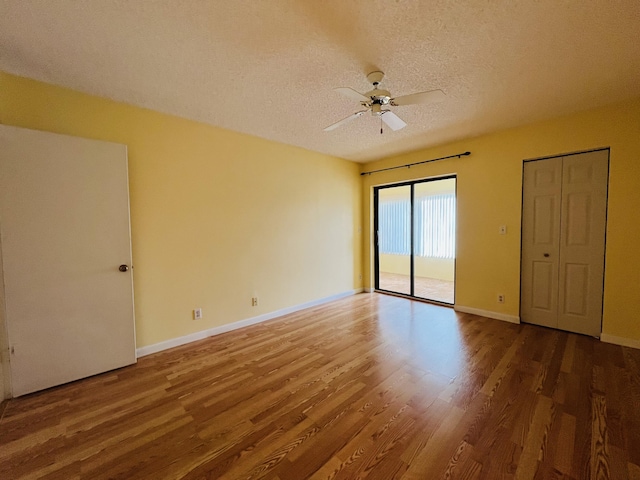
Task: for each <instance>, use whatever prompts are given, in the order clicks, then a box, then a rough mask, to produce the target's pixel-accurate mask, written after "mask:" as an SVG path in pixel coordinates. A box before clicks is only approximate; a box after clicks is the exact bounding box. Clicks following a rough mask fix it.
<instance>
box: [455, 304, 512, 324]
mask: <svg viewBox="0 0 640 480" xmlns="http://www.w3.org/2000/svg"><path fill="white" fill-rule="evenodd" d="M453 309H454V310H455V311H456V312H462V313H471V314H473V315H478V316H480V317H488V318H495V319H496V320H502V321H504V322H509V323H520V317H519V316H517V315H507V314H506V313H499V312H491V311H489V310H480V309H479V308H472V307H465V306H463V305H454V306H453Z"/></svg>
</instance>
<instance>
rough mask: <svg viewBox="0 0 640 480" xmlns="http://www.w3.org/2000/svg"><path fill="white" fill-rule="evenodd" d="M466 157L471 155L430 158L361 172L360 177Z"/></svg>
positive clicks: (465, 153)
mask: <svg viewBox="0 0 640 480" xmlns="http://www.w3.org/2000/svg"><path fill="white" fill-rule="evenodd" d="M468 155H471V152H464V153H458V154H456V155H449V156H448V157H440V158H432V159H431V160H424V161H422V162H416V163H407V164H406V165H398V166H397V167H389V168H381V169H380V170H371V171H370V172H362V173H361V174H360V175H371V174H372V173H378V172H385V171H387V170H395V169H397V168H405V167H406V168H411V167H413V166H414V165H420V164H422V163H429V162H437V161H438V160H446V159H447V158H456V157H457V158H461V157H466V156H468Z"/></svg>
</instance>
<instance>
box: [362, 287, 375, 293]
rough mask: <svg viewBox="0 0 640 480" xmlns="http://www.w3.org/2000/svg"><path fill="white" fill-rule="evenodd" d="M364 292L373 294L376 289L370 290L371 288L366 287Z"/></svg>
mask: <svg viewBox="0 0 640 480" xmlns="http://www.w3.org/2000/svg"><path fill="white" fill-rule="evenodd" d="M364 291H365V292H366V293H373V292H375V291H376V289H375V288H371V287H366V288H365V289H364Z"/></svg>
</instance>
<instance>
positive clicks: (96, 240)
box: [0, 126, 136, 396]
mask: <svg viewBox="0 0 640 480" xmlns="http://www.w3.org/2000/svg"><path fill="white" fill-rule="evenodd" d="M0 233H1V249H2V262H3V267H4V272H3V273H4V300H5V322H6V327H7V334H8V340H9V346H10V351H11V354H10V368H11V384H12V393H13V395H14V396H19V395H23V394H25V393H30V392H33V391H37V390H41V389H44V388H48V387H51V386H54V385H59V384H62V383H66V382H69V381H72V380H77V379H79V378H84V377H87V376H90V375H94V374H97V373H101V372H104V371H108V370H112V369H115V368H119V367H122V366H125V365H129V364H132V363H135V361H136V354H135V330H134V317H133V284H132V274H131V269H130V268H128V267H129V266H130V265H131V240H130V229H129V194H128V177H127V150H126V146H124V145H117V144H113V143H107V142H99V141H95V140H87V139H82V138H75V137H69V136H64V135H56V134H52V133H45V132H38V131H33V130H26V129H20V128H15V127H7V126H0ZM120 265H124V267H122V269H123V270H125V267H127V268H126V271H120V268H119V267H120Z"/></svg>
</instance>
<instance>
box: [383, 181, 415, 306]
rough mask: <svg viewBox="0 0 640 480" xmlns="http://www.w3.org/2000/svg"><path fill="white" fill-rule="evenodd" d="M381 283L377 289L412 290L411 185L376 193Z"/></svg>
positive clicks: (403, 292)
mask: <svg viewBox="0 0 640 480" xmlns="http://www.w3.org/2000/svg"><path fill="white" fill-rule="evenodd" d="M377 194H378V195H377V200H378V201H377V219H378V225H377V227H378V229H377V233H378V278H377V280H378V282H377V283H378V284H377V286H376V288H378V289H380V290H387V291H389V292H395V293H402V294H404V295H413V292H412V291H411V185H404V186H399V187H389V188H381V189H379V190H378V191H377Z"/></svg>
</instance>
